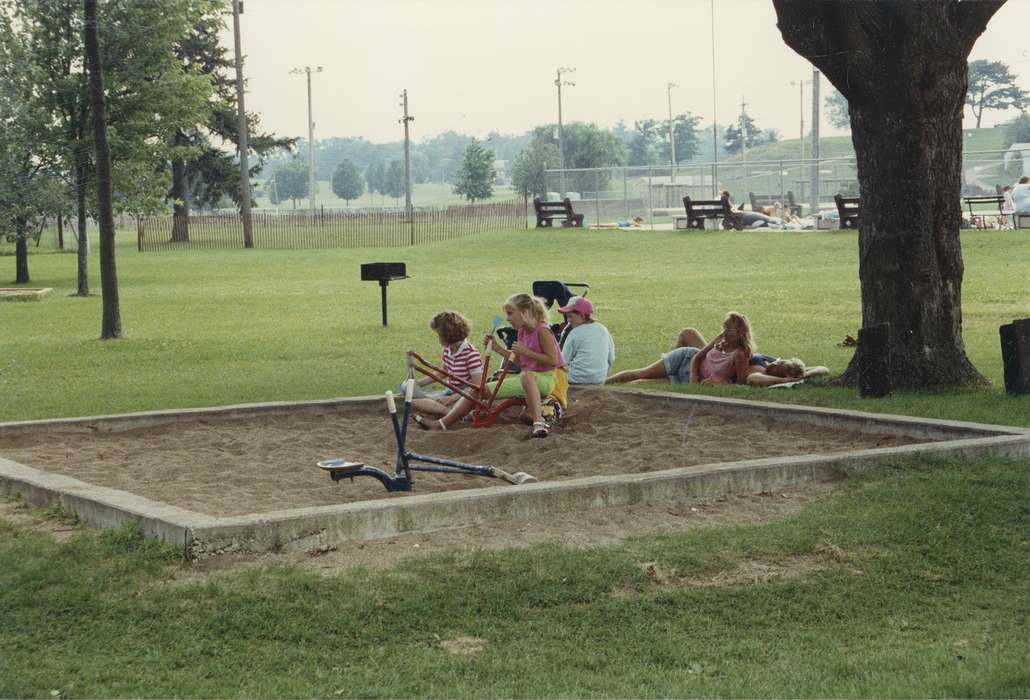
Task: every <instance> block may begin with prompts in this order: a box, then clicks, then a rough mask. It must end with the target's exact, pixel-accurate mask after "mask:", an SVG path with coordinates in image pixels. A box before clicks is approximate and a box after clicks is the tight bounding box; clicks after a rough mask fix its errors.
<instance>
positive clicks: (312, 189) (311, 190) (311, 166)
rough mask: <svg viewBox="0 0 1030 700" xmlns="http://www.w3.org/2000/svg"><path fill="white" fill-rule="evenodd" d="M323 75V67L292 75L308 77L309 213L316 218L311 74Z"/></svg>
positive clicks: (294, 70) (292, 72) (306, 67)
mask: <svg viewBox="0 0 1030 700" xmlns="http://www.w3.org/2000/svg"><path fill="white" fill-rule="evenodd" d="M312 72H314V73H321V72H322V66H316V67H315V68H314V69H312V68H311V66H304V67H303V68H294V69H293V70H291V71H290V75H300V74H301V73H304V74H305V75H307V77H308V212H309V213H310V214H311V218H312V219H313V218H315V120H314V117H312V115H311V73H312Z"/></svg>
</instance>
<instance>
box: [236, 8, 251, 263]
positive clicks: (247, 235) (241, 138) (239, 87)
mask: <svg viewBox="0 0 1030 700" xmlns="http://www.w3.org/2000/svg"><path fill="white" fill-rule="evenodd" d="M242 12H243V0H232V31H233V37H234V38H235V41H236V110H237V117H238V119H239V127H238V129H239V135H238V136H237V143H238V144H239V148H240V214H241V215H242V216H243V247H244V248H253V247H254V228H253V223H252V221H251V217H250V168H249V167H248V165H247V151H248V150H249V146H248V144H247V110H246V108H245V107H244V106H243V50H242V48H241V47H240V14H241V13H242Z"/></svg>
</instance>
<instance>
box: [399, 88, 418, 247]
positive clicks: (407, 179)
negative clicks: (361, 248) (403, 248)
mask: <svg viewBox="0 0 1030 700" xmlns="http://www.w3.org/2000/svg"><path fill="white" fill-rule="evenodd" d="M401 97H403V98H404V102H403V103H401V104H402V106H403V107H404V116H403V117H401V122H402V123H403V124H404V215H405V216H406V217H407V218H408V225H409V227H410V228H411V245H415V222H414V217H412V215H411V214H412V212H411V141H410V139H409V135H408V122H413V121H415V117H411V116H408V91H407V89H405V90H404V92H402V93H401Z"/></svg>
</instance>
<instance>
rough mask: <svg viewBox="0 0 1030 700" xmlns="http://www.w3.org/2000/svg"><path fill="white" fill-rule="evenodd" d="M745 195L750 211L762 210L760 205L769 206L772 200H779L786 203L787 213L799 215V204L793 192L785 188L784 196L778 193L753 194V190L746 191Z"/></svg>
mask: <svg viewBox="0 0 1030 700" xmlns="http://www.w3.org/2000/svg"><path fill="white" fill-rule="evenodd" d="M747 196H748V198H749V199H750V200H751V211H762V207H771V206H772V205H773V203H774V202H780V204H784V203H786V210H787V212H788V213H790V214H792V215H794V216H801V205H800V204H798V203H797V201H796V200H795V199H794V193H793V192H791V191H790V190H787V194H786V195H784V196H781V195H778V194H755V193H754V192H748V193H747Z"/></svg>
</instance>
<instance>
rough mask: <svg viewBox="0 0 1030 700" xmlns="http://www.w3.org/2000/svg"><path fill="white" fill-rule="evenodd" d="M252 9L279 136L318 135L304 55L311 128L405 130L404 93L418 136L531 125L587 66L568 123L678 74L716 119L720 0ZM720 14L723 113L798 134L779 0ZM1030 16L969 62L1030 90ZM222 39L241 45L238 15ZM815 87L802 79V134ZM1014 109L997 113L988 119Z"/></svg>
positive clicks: (629, 109) (249, 65) (590, 118)
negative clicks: (997, 69) (563, 72)
mask: <svg viewBox="0 0 1030 700" xmlns="http://www.w3.org/2000/svg"><path fill="white" fill-rule="evenodd" d="M241 20H242V24H241V26H242V37H243V51H244V54H245V56H246V60H245V71H246V75H247V79H248V85H249V87H248V92H247V108H248V110H249V111H256V112H257V113H259V114H260V115H261V119H262V124H263V125H264V127H265V128H267V129H271V130H272V131H274V132H276V133H278V134H281V135H288V136H304V137H306V136H307V133H306V132H307V121H306V110H307V105H306V99H307V97H306V86H305V80H304V77H303V76H302V75H290V73H289V71H290V69H291V68H295V67H304V66H312V67H316V66H322V67H323V72H322V73H319V74H316V75H313V77H312V86H313V89H312V91H313V100H314V118H315V123H316V129H315V138H327V137H330V136H363V137H365V138H367V139H368V140H370V141H373V142H382V141H393V140H397V139H399V138H401V137H402V133H403V132H402V130H401V126H400V125H399V124H398V122H397V120H398V118H399V117H400V113H401V110H400V107H399V106H398V103H399V101H400V100H399V97H398V95H399V94H400V92H401V90H402V89H405V88H406V89H407V90H408V98H409V105H410V111H411V114H413V115H414V116H415V122H414V123H413V124H412V138H413V139H415V140H416V141H421V140H424V139H426V138H430V137H432V136H435V135H436V134H439V133H440V132H443V131H447V130H448V129H453V130H455V131H459V132H463V133H467V134H472V135H475V136H485V135H486V134H487V133H488V132H489V131H491V130H497V131H500V132H502V133H521V132H524V131H526V130H527V129H530V128H532V127H534V126H537V125H539V124H543V123H548V122H551V123H553V122H556V121H557V92H556V89H555V86H554V78H555V70H556V69H557V68H558V67H559V66H569V67H573V68H575V69H576V71H575V72H574V73H571V74H569V75H567V76H565V77H566V79H567V80H571V81H573V82H575V83H576V85H575V86H574V87H569V88H565V89H564V90H563V99H562V109H563V119H564V121H566V122H570V121H586V122H595V123H597V124H599V125H601V126H604V127H608V126H611V125H613V124H614V123H615V122H616V121H618V120H619V119H622V120H624V121H625V122H626V124H627V125H628V126H629V127H630V128H632V125H633V122H634V120H637V119H643V118H647V117H652V118H657V119H664V118H665V117H666V115H667V113H668V104H667V97H666V85H667V84H668V83H669V82H674V83H678V84H679V85H680V87H678V88H674V89H673V90H672V108H673V112H674V113H679V112H684V111H690V112H692V113H694V114H696V115H700V116H701V117H702V119H703V124H705V125H707V124H710V123H711V121H712V113H713V95H712V33H711V26H712V24H711V23H712V17H711V3H710V0H676V1H673V0H634V1H630V0H621V1H619V2H613V1H609V0H550V1H544V2H541V1H538V0H506V1H505V2H497V1H495V0H421V1H417V0H378V1H375V2H369V1H366V0H246V2H245V14H244V15H243V17H242V18H241ZM715 23H716V34H715V73H716V76H717V87H716V95H715V102H714V105H715V106H714V109H715V111H716V116H717V118H718V122H719V123H720V124H725V123H726V122H727V120H728V119H732V118H735V116H736V115H738V114H739V113H740V108H741V107H740V106H741V102H746V103H747V111H748V114H750V115H751V116H752V118H754V119H755V121H756V123H757V124H758V126H759V127H761V128H770V127H771V128H775V129H778V130H779V131H780V132H781V134H782V135H783V136H784V137H787V138H797V136H798V132H799V128H800V123H799V118H800V112H801V109H800V94H799V88H798V85H797V81H800V80H802V79H804V80H809V79H811V77H812V67H811V64H809V63H808V62H807V61H805V60H804V59H802V58H801V57H800V56H798V55H797V54H795V53H794V52H793V51H792V50H790V49H789V48H787V46H786V45H785V44H784V43H783V40H782V39H781V37H780V34H779V32H778V30H777V29H776V15H775V12H774V11H773V7H772V3H771V2H770V0H716V2H715ZM1027 27H1030V0H1009V2H1008V3H1007V4H1006V5H1005V6H1004V7H1002V8H1001V10H1000V11H999V12H998V13H997V14H996V15H995V16H994V18H993V19H992V20H991V23H990V24H989V25H988V27H987V31H986V32H985V33H984V34H983V35H982V36H981V37H980V39H979V41H978V42H977V44H976V46H975V47H974V49H973V53H972V56H971V58H972V59H977V58H984V59H989V60H1000V61H1003V62H1005V63H1008V64H1009V65H1010V66H1011V68H1012V70H1013V72H1014V73H1016V75H1017V76H1018V77H1019V83H1020V85H1021V86H1022V87H1024V88H1026V89H1030V80H1028V79H1027V77H1026V76H1030V42H1028V41H1027V40H1026V32H1027ZM223 40H224V42H225V43H226V45H227V46H228V47H230V48H231V47H232V33H231V19H230V31H228V32H226V33H225V34H224V36H223ZM791 81H794V82H795V85H793V86H792V85H791V84H790V83H791ZM828 89H829V84H828V83H827V82H826V80H825V79H824V80H822V90H823V96H824V97H825V95H826V91H827V90H828ZM810 96H811V93H810V85H807V84H806V85H805V87H804V100H805V107H804V112H805V130H806V132H807V131H808V129H809V128H810V126H811V125H810V121H811V102H810ZM1011 116H1013V115H1011V114H1008V115H1004V114H1002V113H999V112H987V113H985V116H984V125H985V126H989V125H991V124H993V123H995V122H996V121H998V120H1004V119H1007V118H1009V117H1011ZM966 123H967V124H971V123H973V122H972V117H971V116H970V115H969V113H968V110H967V114H966ZM821 129H822V133H823V134H831V133H834V132H833V131H832V130H830V129H829V127H828V125H826V124H825V121H824V122H823V124H822V127H821Z"/></svg>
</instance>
